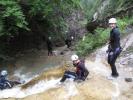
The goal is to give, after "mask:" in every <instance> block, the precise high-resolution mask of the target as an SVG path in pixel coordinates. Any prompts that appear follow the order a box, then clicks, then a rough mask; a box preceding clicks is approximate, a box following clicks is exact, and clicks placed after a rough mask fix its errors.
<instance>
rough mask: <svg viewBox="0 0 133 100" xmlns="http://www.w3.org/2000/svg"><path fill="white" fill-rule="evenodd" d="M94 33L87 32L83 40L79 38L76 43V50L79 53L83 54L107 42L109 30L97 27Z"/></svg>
mask: <svg viewBox="0 0 133 100" xmlns="http://www.w3.org/2000/svg"><path fill="white" fill-rule="evenodd" d="M95 31H96V34H94V35H93V34H87V36H86V38H85V40H84V41H83V40H80V41H79V42H78V44H77V45H76V51H77V53H78V54H79V55H85V54H88V53H90V52H92V51H93V50H95V49H96V48H98V47H100V46H102V45H103V44H105V43H106V42H107V40H108V39H107V38H108V37H109V30H108V29H103V28H97V29H96V30H95Z"/></svg>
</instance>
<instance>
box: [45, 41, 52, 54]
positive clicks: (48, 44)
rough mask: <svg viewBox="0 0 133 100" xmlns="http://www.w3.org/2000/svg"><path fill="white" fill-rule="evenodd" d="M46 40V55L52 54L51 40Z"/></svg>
mask: <svg viewBox="0 0 133 100" xmlns="http://www.w3.org/2000/svg"><path fill="white" fill-rule="evenodd" d="M46 42H47V49H48V56H49V55H53V53H52V50H53V48H52V42H51V40H49V39H47V41H46Z"/></svg>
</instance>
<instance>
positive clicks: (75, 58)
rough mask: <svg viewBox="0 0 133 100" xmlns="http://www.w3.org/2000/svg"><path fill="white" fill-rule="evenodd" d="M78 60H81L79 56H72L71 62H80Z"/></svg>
mask: <svg viewBox="0 0 133 100" xmlns="http://www.w3.org/2000/svg"><path fill="white" fill-rule="evenodd" d="M78 59H79V57H78V56H77V55H72V56H71V60H72V61H74V60H78Z"/></svg>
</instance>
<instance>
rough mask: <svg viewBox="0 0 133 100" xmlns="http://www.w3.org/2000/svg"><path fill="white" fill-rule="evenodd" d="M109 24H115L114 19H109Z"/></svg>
mask: <svg viewBox="0 0 133 100" xmlns="http://www.w3.org/2000/svg"><path fill="white" fill-rule="evenodd" d="M110 23H117V21H116V18H110V19H109V24H110Z"/></svg>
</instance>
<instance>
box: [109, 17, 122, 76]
mask: <svg viewBox="0 0 133 100" xmlns="http://www.w3.org/2000/svg"><path fill="white" fill-rule="evenodd" d="M116 23H117V21H116V19H115V18H110V19H109V26H110V28H111V31H110V41H109V46H108V50H107V53H108V63H109V64H110V66H111V70H112V74H111V76H112V78H116V77H118V76H119V74H118V72H117V69H116V66H115V62H116V59H117V57H118V56H119V55H120V53H121V51H122V49H121V46H120V32H119V30H118V27H117V25H116Z"/></svg>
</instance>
